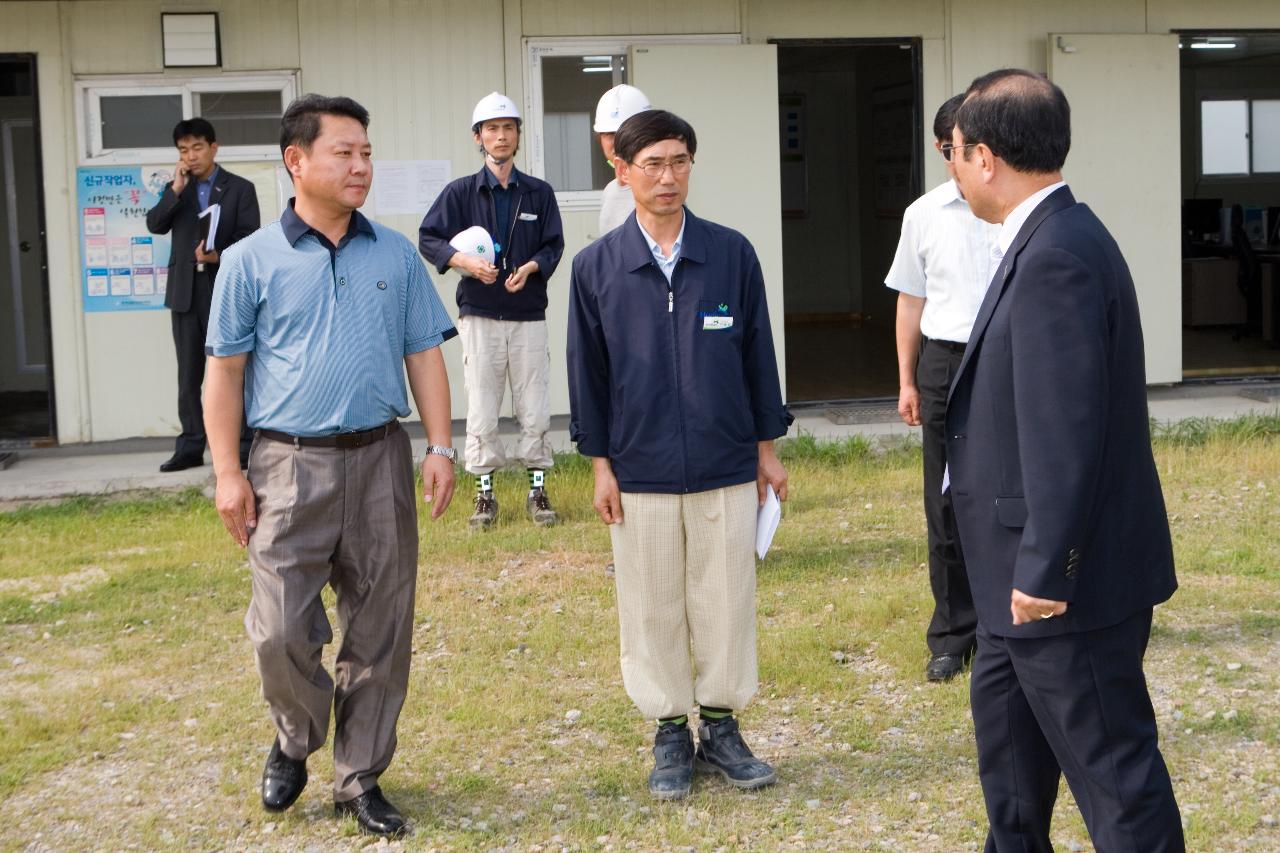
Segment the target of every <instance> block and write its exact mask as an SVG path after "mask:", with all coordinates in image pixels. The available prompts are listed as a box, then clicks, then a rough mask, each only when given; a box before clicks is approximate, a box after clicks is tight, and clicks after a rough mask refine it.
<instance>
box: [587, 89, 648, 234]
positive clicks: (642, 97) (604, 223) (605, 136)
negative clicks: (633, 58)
mask: <svg viewBox="0 0 1280 853" xmlns="http://www.w3.org/2000/svg"><path fill="white" fill-rule="evenodd" d="M651 109H653V105H652V104H650V103H649V97H648V96H647V95H646V94H645V93H644V92H641V91H640V90H639V89H637V88H636V87H635V86H628V85H627V84H626V83H621V84H619V85H617V86H614V87H613V88H612V89H610V90H609V91H607V92H605V93H604V94H603V95H601V96H600V101H599V102H598V103H597V104H596V123H595V126H594V128H593V129H594V130H595V132H596V133H598V134H599V138H600V150H601V151H603V152H604V159H605V160H607V161H608V162H609V168H610V169H614V170H616V169H617V164H616V163H615V162H614V155H613V135H614V134H615V133H616V132H617V130H618V127H619V126H621V124H622V123H623V122H624V121H626V120H627V119H629V118H631V117H632V116H633V115H635V114H636V113H642V112H644V111H645V110H651ZM635 209H636V201H635V199H634V198H632V197H631V187H629V186H627V185H626V184H624V183H622V182H620V181H619V179H618V178H617V176H616V175H615V177H614V179H613V180H612V181H610V182H609V183H608V184H606V185H605V188H604V192H603V193H602V194H601V197H600V234H599V236H601V237H603V236H604V235H605V234H608V233H609V232H610V231H612V230H613V229H615V228H617V227H618V226H619V225H621V224H622V223H624V222H626V221H627V217H628V216H630V215H631V211H633V210H635Z"/></svg>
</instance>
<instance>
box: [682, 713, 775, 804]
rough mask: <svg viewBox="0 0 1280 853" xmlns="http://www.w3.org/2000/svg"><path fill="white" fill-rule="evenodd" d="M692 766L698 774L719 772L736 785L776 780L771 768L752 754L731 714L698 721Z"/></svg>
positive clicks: (768, 783) (757, 786)
mask: <svg viewBox="0 0 1280 853" xmlns="http://www.w3.org/2000/svg"><path fill="white" fill-rule="evenodd" d="M693 766H694V768H695V769H697V770H698V772H700V773H719V774H720V775H721V776H723V777H724V780H725V781H726V782H728V783H729V784H730V785H732V786H734V787H735V788H763V787H764V786H765V785H772V784H773V783H774V782H776V781H778V774H777V773H774V772H773V768H772V767H770V766H769V765H768V764H765V763H764V762H763V761H761V760H760V759H758V758H756V757H755V756H754V755H752V754H751V750H750V749H748V748H747V745H746V743H744V742H743V740H742V735H741V734H739V733H738V721H737V720H735V719H734V718H733V717H725V718H724V719H721V720H700V721H699V722H698V751H697V753H696V754H695V755H694V759H693Z"/></svg>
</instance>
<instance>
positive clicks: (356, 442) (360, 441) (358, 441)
mask: <svg viewBox="0 0 1280 853" xmlns="http://www.w3.org/2000/svg"><path fill="white" fill-rule="evenodd" d="M364 439H365V434H364V433H362V432H353V433H352V434H351V444H350V445H349V447H351V448H352V449H353V450H354V449H356V448H359V447H364V444H365V441H364Z"/></svg>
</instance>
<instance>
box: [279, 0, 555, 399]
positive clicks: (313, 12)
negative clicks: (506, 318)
mask: <svg viewBox="0 0 1280 853" xmlns="http://www.w3.org/2000/svg"><path fill="white" fill-rule="evenodd" d="M298 11H299V21H300V35H301V45H302V47H301V53H302V87H301V88H302V91H305V92H319V93H321V94H325V95H347V96H349V97H352V98H355V99H356V100H358V101H360V103H362V104H363V105H364V106H365V107H366V108H368V110H369V113H370V116H371V121H370V125H369V139H370V141H371V142H372V143H373V153H374V158H375V160H449V161H450V163H451V166H452V171H451V177H454V178H456V177H459V176H461V175H464V174H470V173H471V172H474V171H475V170H477V169H479V168H480V165H481V160H480V157H479V155H478V154H477V153H476V149H475V147H474V145H473V143H472V140H471V128H470V124H471V110H472V108H473V107H474V106H475V103H476V101H478V100H479V99H480V98H481V97H483V96H484V95H486V94H488V93H489V92H492V91H494V90H502V89H503V88H504V87H505V84H504V80H505V79H506V68H505V62H504V60H503V56H504V33H503V14H502V11H503V10H502V2H501V0H426V2H423V0H355V2H352V0H299V10H298ZM519 73H520V72H519V71H518V70H517V71H516V74H515V76H516V77H517V78H518V77H519ZM423 213H426V211H423ZM377 218H378V221H379V222H382V223H383V224H384V225H388V226H390V227H392V228H396V229H397V230H399V231H400V232H401V233H403V234H404V235H405V236H406V237H408V238H409V239H410V240H412V241H413V243H414V244H415V245H416V244H417V239H418V225H419V223H420V222H421V220H422V214H419V215H416V216H378V217H377ZM562 269H563V270H564V273H562V274H558V275H557V276H556V278H555V279H554V280H553V283H552V287H553V289H554V288H558V287H562V286H564V285H565V284H566V283H567V281H568V275H567V273H568V266H567V265H566V266H563V267H562ZM431 278H432V280H433V281H435V283H436V286H437V288H438V290H439V293H440V296H441V298H442V299H443V300H444V303H445V305H446V306H447V307H448V308H449V309H450V313H451V314H452V315H453V316H455V317H456V316H457V306H456V305H455V304H454V298H453V292H454V288H455V287H456V286H457V277H456V276H454V275H452V274H450V275H448V276H443V277H442V276H440V275H438V274H437V273H436V272H435V270H432V271H431ZM557 310H558V309H556V308H555V307H554V306H553V307H552V308H551V309H550V310H549V311H548V317H549V319H550V318H552V317H553V316H554V315H555V313H556V312H557ZM563 313H564V312H563V310H561V311H560V314H561V315H563ZM564 324H565V321H564V319H563V316H561V317H560V319H559V322H558V327H559V328H560V329H561V330H562V329H563V327H564ZM556 328H557V323H556V322H555V320H554V319H553V320H552V330H553V337H552V352H553V354H554V353H557V352H562V351H563V350H562V349H561V350H557V349H556V347H557V346H559V347H563V345H564V337H563V334H562V332H561V333H559V334H557V333H556V331H555V330H556ZM444 354H445V360H446V364H447V365H448V368H449V376H450V379H451V383H450V384H451V390H452V392H453V413H454V416H455V417H463V416H464V415H465V413H466V395H465V394H464V392H463V387H462V348H461V347H460V346H459V345H457V344H456V343H450V344H447V345H446V346H445V347H444ZM563 364H564V358H563V357H562V356H556V355H553V357H552V366H553V368H554V367H555V366H557V365H558V366H559V367H560V372H561V374H563V372H564V367H563ZM552 384H553V387H563V386H565V384H566V382H565V380H563V379H561V380H560V381H559V382H557V381H556V380H555V378H554V377H553V380H552ZM559 396H560V397H563V398H565V399H564V400H563V401H562V405H561V406H559V407H557V406H555V405H553V406H552V409H553V411H567V409H568V405H567V394H565V393H562V394H560V395H559Z"/></svg>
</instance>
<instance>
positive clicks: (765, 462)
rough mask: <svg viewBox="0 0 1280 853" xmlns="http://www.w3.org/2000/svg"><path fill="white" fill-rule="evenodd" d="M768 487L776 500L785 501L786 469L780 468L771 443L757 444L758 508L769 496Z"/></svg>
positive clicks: (780, 465)
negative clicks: (771, 487) (771, 488)
mask: <svg viewBox="0 0 1280 853" xmlns="http://www.w3.org/2000/svg"><path fill="white" fill-rule="evenodd" d="M768 486H773V491H774V493H776V494H777V496H778V500H780V501H785V500H786V499H787V469H786V468H783V467H782V463H781V462H780V461H778V456H777V454H775V453H774V452H773V442H772V441H761V442H759V462H757V463H756V493H757V496H758V497H759V498H760V506H764V499H765V497H766V496H768V494H769V490H768V488H767V487H768Z"/></svg>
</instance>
